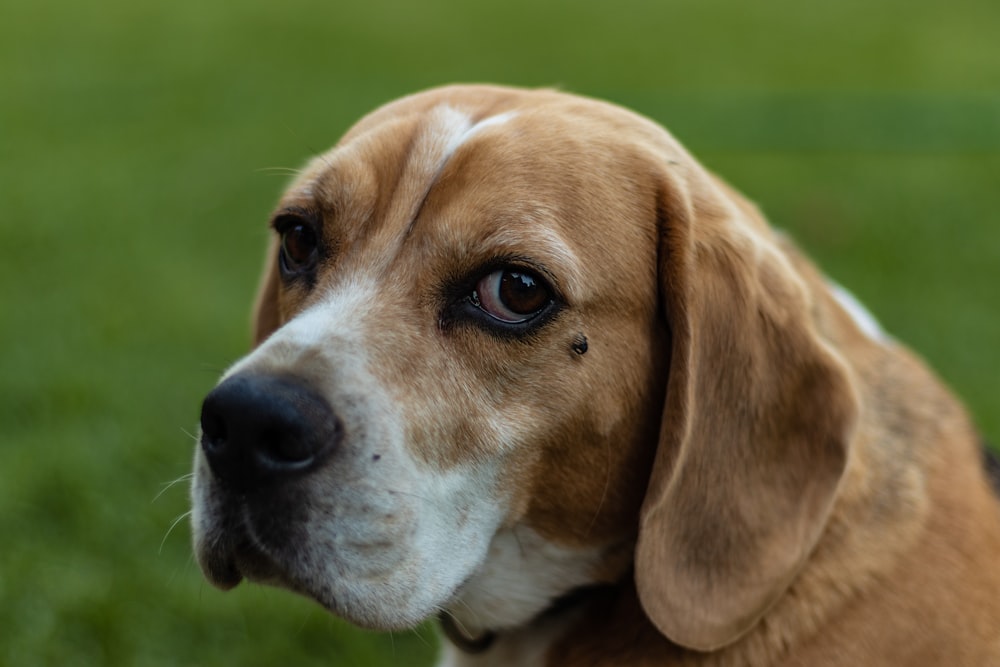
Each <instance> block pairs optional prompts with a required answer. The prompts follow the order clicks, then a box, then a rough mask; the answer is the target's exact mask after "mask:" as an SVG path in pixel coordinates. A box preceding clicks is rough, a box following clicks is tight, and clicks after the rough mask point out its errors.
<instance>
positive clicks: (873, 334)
mask: <svg viewBox="0 0 1000 667" xmlns="http://www.w3.org/2000/svg"><path fill="white" fill-rule="evenodd" d="M830 292H831V294H833V297H834V298H835V299H836V300H837V303H839V304H840V307H841V308H843V309H844V310H846V311H847V314H848V315H850V316H851V318H852V319H853V320H854V323H855V324H857V325H858V328H859V329H861V331H862V332H863V333H864V334H865V335H866V336H868V337H869V338H871V339H872V340H874V341H877V342H879V343H885V342H888V340H889V336H888V335H887V334H886V333H885V330H884V329H882V325H880V324H879V323H878V320H876V319H875V316H874V315H872V314H871V312H870V311H869V310H868V309H867V308H865V307H864V305H863V304H862V303H861V302H860V301H858V299H857V297H855V296H854V295H853V294H851V293H850V292H848V291H847V290H846V289H844V288H843V287H841V286H840V285H838V284H837V283H835V282H833V281H830Z"/></svg>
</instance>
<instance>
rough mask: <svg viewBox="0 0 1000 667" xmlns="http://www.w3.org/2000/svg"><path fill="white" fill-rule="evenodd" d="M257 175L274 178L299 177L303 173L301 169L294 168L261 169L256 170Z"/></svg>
mask: <svg viewBox="0 0 1000 667" xmlns="http://www.w3.org/2000/svg"><path fill="white" fill-rule="evenodd" d="M254 172H255V173H267V174H272V175H274V176H298V175H299V174H301V173H302V170H301V169H295V168H293V167H261V168H259V169H254Z"/></svg>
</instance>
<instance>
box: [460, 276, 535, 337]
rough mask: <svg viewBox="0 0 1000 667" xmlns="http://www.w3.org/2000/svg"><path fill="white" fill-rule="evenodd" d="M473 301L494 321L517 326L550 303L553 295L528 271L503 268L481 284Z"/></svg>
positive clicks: (477, 286) (478, 285) (473, 296)
mask: <svg viewBox="0 0 1000 667" xmlns="http://www.w3.org/2000/svg"><path fill="white" fill-rule="evenodd" d="M472 301H473V303H474V304H475V305H476V306H477V307H479V308H480V309H481V310H483V311H485V312H486V313H488V314H489V315H491V316H492V317H494V318H495V319H498V320H500V321H501V322H507V323H510V324H517V323H520V322H526V321H528V320H530V319H531V318H533V317H534V316H535V315H538V314H539V313H540V312H541V311H542V310H544V309H545V307H546V306H548V305H549V304H551V303H552V293H551V292H550V291H549V288H548V286H547V285H546V284H545V283H544V282H543V281H542V280H541V279H540V278H538V277H536V276H535V275H533V274H531V273H529V272H527V271H521V270H515V269H501V270H499V271H494V272H493V273H491V274H489V275H487V276H486V277H484V278H483V279H482V280H480V281H479V283H478V284H477V285H476V290H475V292H473V294H472Z"/></svg>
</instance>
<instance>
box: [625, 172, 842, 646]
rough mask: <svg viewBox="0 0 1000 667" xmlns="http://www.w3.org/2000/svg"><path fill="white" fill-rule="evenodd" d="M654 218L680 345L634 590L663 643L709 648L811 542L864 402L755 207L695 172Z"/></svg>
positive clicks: (662, 279)
mask: <svg viewBox="0 0 1000 667" xmlns="http://www.w3.org/2000/svg"><path fill="white" fill-rule="evenodd" d="M659 212H660V218H661V219H660V225H661V226H660V239H661V240H660V249H659V254H660V256H659V260H658V261H659V267H658V271H659V289H660V300H661V304H662V306H663V308H664V313H665V316H666V318H667V320H668V324H669V326H670V328H671V333H672V342H671V345H672V349H671V351H670V376H669V379H668V382H667V393H666V402H665V407H664V413H663V419H662V424H661V430H660V439H659V444H658V449H657V453H656V459H655V463H654V466H653V470H652V476H651V478H650V482H649V487H648V490H647V492H646V497H645V500H644V503H643V506H642V512H641V516H640V527H639V540H638V545H637V549H636V556H635V564H636V573H635V576H636V585H637V588H638V592H639V596H640V600H641V602H642V606H643V608H644V610H645V611H646V614H647V615H648V616H649V618H650V619H651V620H652V622H653V623H654V625H656V627H657V628H658V629H659V630H660V631H661V632H662V633H663V634H664V635H666V636H667V637H668V638H669V639H671V640H672V641H674V642H676V643H677V644H680V645H682V646H685V647H688V648H692V649H696V650H713V649H716V648H719V647H721V646H725V645H727V644H729V643H731V642H733V641H735V640H736V639H738V638H739V637H740V636H742V635H743V634H744V633H745V632H747V631H748V630H749V629H750V628H752V627H753V626H754V624H755V623H756V622H757V621H758V620H759V619H760V618H761V616H762V615H763V614H764V613H765V612H766V611H767V610H768V608H769V607H770V606H771V605H772V604H773V603H774V602H775V601H776V600H777V599H778V597H779V596H780V595H781V594H782V593H783V592H784V591H785V590H786V589H787V587H788V586H789V585H790V583H791V581H792V579H793V578H794V577H795V576H796V574H797V573H798V572H799V570H800V569H801V567H802V565H803V564H804V562H805V560H806V559H807V558H808V556H809V555H810V552H811V551H812V549H813V547H814V546H815V545H816V542H817V540H818V539H819V536H820V534H821V532H822V530H823V528H824V525H825V522H826V519H827V517H828V515H829V513H830V510H831V507H832V504H833V500H834V496H835V494H836V490H837V487H838V483H839V481H840V478H841V476H842V474H843V471H844V468H845V465H846V460H847V452H848V443H849V440H850V438H851V437H852V434H853V431H854V425H855V421H856V415H857V410H858V407H857V398H856V395H855V392H854V390H853V385H852V383H851V380H850V379H849V376H848V373H847V370H846V368H845V366H844V364H843V362H842V361H840V359H839V358H838V356H837V355H836V353H835V352H833V351H832V349H831V348H829V347H828V346H827V345H826V344H825V342H824V341H823V340H822V338H821V337H820V336H819V334H818V333H817V331H816V329H815V327H814V325H813V323H812V321H811V319H810V309H811V297H810V294H809V292H808V289H807V287H806V285H805V283H804V282H803V280H802V279H801V277H800V276H799V275H798V274H797V273H796V272H795V270H794V269H793V268H792V266H791V265H790V264H789V263H788V261H787V259H786V258H785V256H784V255H783V254H782V253H781V251H780V250H779V248H778V247H777V246H776V245H775V243H774V240H773V237H772V233H771V232H770V231H769V230H768V229H767V228H766V225H765V223H764V222H763V219H762V218H760V217H759V214H757V213H756V211H755V209H754V208H753V207H752V206H751V205H750V204H749V203H747V202H745V201H744V200H743V199H742V198H740V197H739V195H736V194H735V193H733V192H730V191H729V190H728V188H727V187H726V186H725V185H724V184H722V183H721V182H717V181H715V179H714V178H712V177H711V176H709V175H708V174H707V173H705V172H704V171H702V170H701V169H700V168H698V167H697V166H693V167H691V169H689V170H688V173H687V175H686V176H684V177H675V176H665V177H664V186H663V188H662V192H661V195H660V206H659Z"/></svg>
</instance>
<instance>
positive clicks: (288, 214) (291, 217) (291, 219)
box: [271, 209, 322, 282]
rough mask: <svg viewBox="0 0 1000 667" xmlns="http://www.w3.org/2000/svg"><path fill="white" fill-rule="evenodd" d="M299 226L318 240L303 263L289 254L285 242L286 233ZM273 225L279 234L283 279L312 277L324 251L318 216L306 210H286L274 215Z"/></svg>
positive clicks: (279, 259)
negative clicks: (292, 258) (291, 257)
mask: <svg viewBox="0 0 1000 667" xmlns="http://www.w3.org/2000/svg"><path fill="white" fill-rule="evenodd" d="M298 226H302V227H305V228H306V229H308V230H309V231H310V232H311V233H312V235H313V237H314V238H315V240H316V246H315V248H314V249H313V252H312V254H311V256H310V257H309V260H308V261H307V262H302V263H299V262H294V261H292V260H291V259H290V258H289V257H288V256H287V254H286V252H285V244H284V236H285V234H287V233H288V232H289V231H291V230H292V229H294V228H295V227H298ZM271 227H272V228H273V229H274V231H275V232H276V233H277V234H278V268H279V269H280V272H281V277H282V279H283V280H285V281H286V282H287V281H293V280H296V279H298V278H302V277H307V278H308V277H311V276H312V275H313V274H314V273H315V270H316V266H317V264H318V263H319V259H320V255H321V252H322V239H321V236H320V233H319V223H318V222H317V220H316V217H315V216H314V215H312V214H311V213H309V212H308V211H304V210H298V209H292V210H286V211H282V212H281V213H279V214H277V215H276V216H274V219H273V220H272V221H271Z"/></svg>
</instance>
